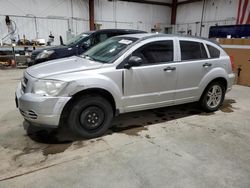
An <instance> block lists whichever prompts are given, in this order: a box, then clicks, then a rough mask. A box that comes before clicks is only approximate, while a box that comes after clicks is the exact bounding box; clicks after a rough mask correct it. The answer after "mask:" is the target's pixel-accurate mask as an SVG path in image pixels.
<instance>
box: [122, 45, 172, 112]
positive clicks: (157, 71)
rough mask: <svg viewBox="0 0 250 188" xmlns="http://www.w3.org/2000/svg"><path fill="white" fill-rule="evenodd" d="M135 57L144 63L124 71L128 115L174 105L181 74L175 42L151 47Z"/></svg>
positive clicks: (140, 50) (142, 50)
mask: <svg viewBox="0 0 250 188" xmlns="http://www.w3.org/2000/svg"><path fill="white" fill-rule="evenodd" d="M131 55H132V56H138V57H140V58H141V59H142V60H143V63H142V64H141V65H140V66H138V67H131V68H130V69H124V104H125V106H124V108H125V111H126V112H129V111H136V110H143V109H148V108H156V107H161V106H166V105H170V104H173V103H174V102H173V100H174V93H175V87H176V79H177V70H176V68H175V66H174V65H171V64H172V63H173V61H174V41H173V40H161V41H156V42H151V43H148V44H146V45H144V46H142V47H140V48H139V49H137V50H136V51H134V52H133V53H132V54H131Z"/></svg>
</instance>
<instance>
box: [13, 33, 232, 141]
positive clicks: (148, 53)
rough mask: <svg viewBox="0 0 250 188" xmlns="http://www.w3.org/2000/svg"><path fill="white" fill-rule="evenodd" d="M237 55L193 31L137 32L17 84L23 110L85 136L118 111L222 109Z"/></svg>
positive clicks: (31, 71)
mask: <svg viewBox="0 0 250 188" xmlns="http://www.w3.org/2000/svg"><path fill="white" fill-rule="evenodd" d="M232 65H233V63H232V61H231V59H230V57H229V56H228V55H227V53H226V52H225V51H224V50H223V49H222V48H221V47H220V46H219V45H218V44H216V43H214V42H211V41H209V40H204V39H201V38H194V37H184V36H177V35H165V34H132V35H123V36H117V37H112V38H110V39H108V40H106V41H104V42H102V43H100V44H98V45H96V46H94V47H93V48H91V49H90V50H88V51H86V52H85V53H84V54H83V55H81V56H72V57H70V58H63V59H58V60H54V61H50V62H47V63H44V64H43V65H36V66H34V67H30V68H28V69H27V70H26V71H25V72H24V77H23V79H22V81H21V83H19V86H18V88H17V91H16V102H17V106H18V108H19V110H20V112H21V114H22V115H23V117H24V118H25V119H26V120H27V121H29V122H31V123H32V124H34V125H35V124H37V125H39V126H44V125H46V126H51V127H54V128H56V127H58V126H59V124H60V122H68V123H67V124H68V126H69V127H70V128H71V129H72V130H73V131H75V132H77V133H79V134H80V135H81V136H83V137H86V138H92V137H97V136H100V135H102V134H104V133H105V131H106V130H107V129H108V128H109V127H110V126H111V125H112V123H111V122H112V119H113V117H114V116H115V115H118V114H120V113H126V112H133V111H139V110H146V109H152V108H159V107H164V106H172V105H178V104H184V103H190V102H196V101H199V102H200V104H201V106H202V107H203V109H204V110H205V111H207V112H213V111H216V110H218V108H219V107H220V106H221V104H222V103H223V101H224V97H225V93H226V92H227V91H230V90H231V89H232V85H233V83H234V79H235V75H234V73H233V72H232Z"/></svg>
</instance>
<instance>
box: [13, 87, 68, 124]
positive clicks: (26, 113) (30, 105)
mask: <svg viewBox="0 0 250 188" xmlns="http://www.w3.org/2000/svg"><path fill="white" fill-rule="evenodd" d="M69 100H70V97H43V96H39V95H36V94H33V93H22V90H21V85H20V84H19V85H18V88H17V90H16V103H17V107H18V108H19V110H20V113H21V115H22V116H23V117H24V119H26V120H27V121H29V122H31V123H35V124H39V125H41V126H46V127H58V125H59V122H60V117H61V113H62V110H63V108H64V106H65V105H66V103H67V102H68V101H69Z"/></svg>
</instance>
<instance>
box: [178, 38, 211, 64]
mask: <svg viewBox="0 0 250 188" xmlns="http://www.w3.org/2000/svg"><path fill="white" fill-rule="evenodd" d="M180 47H181V60H197V59H207V58H208V56H207V52H206V50H205V47H204V45H203V44H202V43H200V42H193V41H180Z"/></svg>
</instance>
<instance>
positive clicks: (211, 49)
mask: <svg viewBox="0 0 250 188" xmlns="http://www.w3.org/2000/svg"><path fill="white" fill-rule="evenodd" d="M207 49H208V51H209V54H210V58H218V57H220V50H218V49H217V48H215V47H213V46H211V45H209V44H207Z"/></svg>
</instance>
